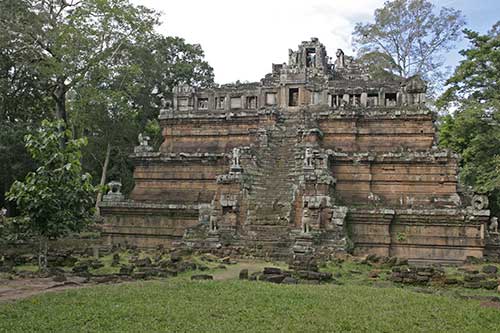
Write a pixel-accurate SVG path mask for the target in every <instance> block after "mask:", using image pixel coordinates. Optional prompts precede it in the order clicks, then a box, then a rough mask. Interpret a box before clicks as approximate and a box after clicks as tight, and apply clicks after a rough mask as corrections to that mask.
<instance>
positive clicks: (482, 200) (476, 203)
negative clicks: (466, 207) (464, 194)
mask: <svg viewBox="0 0 500 333" xmlns="http://www.w3.org/2000/svg"><path fill="white" fill-rule="evenodd" d="M488 205H489V201H488V197H487V196H486V195H482V194H475V195H474V196H473V197H472V207H473V208H474V209H477V210H483V209H487V208H488Z"/></svg>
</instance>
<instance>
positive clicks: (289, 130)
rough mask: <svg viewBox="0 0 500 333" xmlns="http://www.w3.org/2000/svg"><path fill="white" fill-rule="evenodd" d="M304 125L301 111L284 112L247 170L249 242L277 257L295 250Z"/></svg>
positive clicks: (247, 238) (288, 254) (247, 233)
mask: <svg viewBox="0 0 500 333" xmlns="http://www.w3.org/2000/svg"><path fill="white" fill-rule="evenodd" d="M303 126H304V118H303V115H302V113H301V112H299V111H295V112H291V111H284V113H282V114H280V117H279V118H278V120H277V122H276V125H275V126H274V127H272V128H268V129H267V144H266V145H261V146H259V147H256V150H255V165H254V167H253V168H247V169H246V170H245V172H246V173H248V175H249V177H250V179H251V186H250V190H249V191H248V195H247V207H248V209H247V218H246V223H245V226H244V229H245V234H246V237H245V238H246V241H247V246H254V247H256V248H258V249H259V251H260V252H261V253H264V255H269V256H272V257H275V258H276V257H283V258H288V257H289V256H290V254H291V244H292V243H291V242H292V240H291V238H290V235H289V231H290V229H291V227H293V225H292V223H293V220H294V216H293V202H294V195H295V191H296V189H297V184H296V183H295V180H296V179H297V174H298V173H299V172H301V169H302V159H301V158H300V156H301V154H302V152H301V150H300V149H297V139H298V138H299V135H300V134H299V131H300V130H303Z"/></svg>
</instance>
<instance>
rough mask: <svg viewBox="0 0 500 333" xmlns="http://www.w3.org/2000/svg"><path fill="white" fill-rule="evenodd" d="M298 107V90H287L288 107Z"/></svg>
mask: <svg viewBox="0 0 500 333" xmlns="http://www.w3.org/2000/svg"><path fill="white" fill-rule="evenodd" d="M298 105H299V88H290V89H288V106H298Z"/></svg>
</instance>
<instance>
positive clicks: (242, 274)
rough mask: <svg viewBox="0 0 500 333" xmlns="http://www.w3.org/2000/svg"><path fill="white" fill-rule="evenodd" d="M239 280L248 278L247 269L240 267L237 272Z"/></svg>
mask: <svg viewBox="0 0 500 333" xmlns="http://www.w3.org/2000/svg"><path fill="white" fill-rule="evenodd" d="M239 278H240V280H248V269H246V268H245V269H242V270H241V271H240V274H239Z"/></svg>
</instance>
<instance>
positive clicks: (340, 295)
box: [0, 277, 500, 332]
mask: <svg viewBox="0 0 500 333" xmlns="http://www.w3.org/2000/svg"><path fill="white" fill-rule="evenodd" d="M0 331H1V332H33V331H37V332H89V331H100V332H152V331H166V332H185V331H188V332H263V331H268V332H276V331H282V332H290V331H292V332H332V331H343V332H345V331H355V332H368V331H370V332H373V331H379V332H380V331H382V332H396V331H398V332H400V331H406V332H414V331H421V332H443V331H449V332H498V331H500V310H498V309H492V308H483V307H480V306H479V302H476V301H465V300H459V299H456V298H451V297H444V296H435V295H427V294H418V293H414V292H411V291H408V290H404V289H402V288H395V287H392V288H374V287H369V286H362V285H361V286H355V285H342V286H334V285H321V286H308V285H293V286H290V285H275V284H270V283H264V282H247V281H235V280H232V281H210V282H206V281H200V282H191V281H188V280H187V279H186V278H185V277H180V278H174V279H170V280H165V281H148V282H134V283H129V284H121V285H102V286H97V287H90V288H82V289H74V290H68V291H64V292H59V293H47V294H43V295H40V296H37V297H33V298H29V299H26V300H22V301H18V302H15V303H4V304H0Z"/></svg>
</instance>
